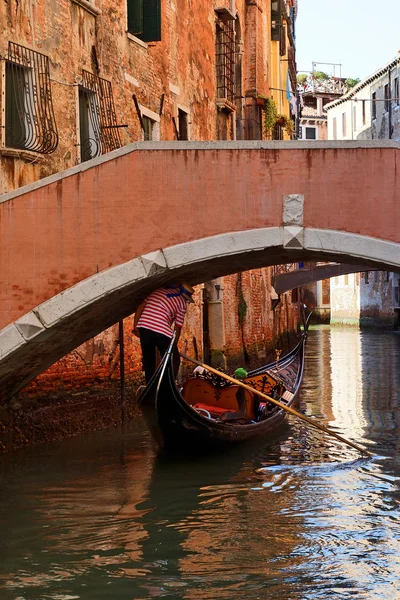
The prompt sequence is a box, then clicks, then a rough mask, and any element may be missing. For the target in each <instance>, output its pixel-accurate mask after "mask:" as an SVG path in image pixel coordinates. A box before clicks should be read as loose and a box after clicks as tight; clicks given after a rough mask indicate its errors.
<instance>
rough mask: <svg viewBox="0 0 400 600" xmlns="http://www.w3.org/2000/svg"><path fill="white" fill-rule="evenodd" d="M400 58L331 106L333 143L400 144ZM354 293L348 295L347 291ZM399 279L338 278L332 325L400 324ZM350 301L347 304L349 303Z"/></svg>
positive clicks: (384, 276)
mask: <svg viewBox="0 0 400 600" xmlns="http://www.w3.org/2000/svg"><path fill="white" fill-rule="evenodd" d="M399 85H400V58H397V59H396V60H394V61H391V62H390V63H388V64H387V65H385V66H384V67H382V68H381V69H378V70H377V71H376V72H375V73H373V74H372V75H371V76H369V77H367V78H366V79H365V80H364V81H361V82H360V83H358V84H357V85H356V86H355V87H354V88H352V89H351V90H349V91H348V92H347V93H346V94H344V95H343V96H342V97H341V98H338V99H336V100H334V101H333V102H331V103H329V104H327V105H326V111H327V115H328V139H331V140H373V139H392V140H395V141H400V92H399ZM350 289H351V290H352V291H351V294H349V295H348V296H346V294H345V292H346V291H349V290H350ZM398 290H399V275H398V274H397V273H388V272H386V271H385V272H378V271H371V272H365V273H362V274H354V275H352V276H351V275H348V276H346V275H343V276H341V277H337V278H335V282H334V283H333V285H332V286H331V321H332V323H334V324H341V323H346V324H352V325H357V326H361V327H368V326H373V327H385V328H393V327H395V328H397V327H398V326H399V325H400V302H399V291H398ZM344 298H346V301H344Z"/></svg>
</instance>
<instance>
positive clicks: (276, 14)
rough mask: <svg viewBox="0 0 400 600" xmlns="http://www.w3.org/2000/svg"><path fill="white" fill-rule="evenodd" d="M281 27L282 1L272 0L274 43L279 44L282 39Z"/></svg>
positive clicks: (272, 34)
mask: <svg viewBox="0 0 400 600" xmlns="http://www.w3.org/2000/svg"><path fill="white" fill-rule="evenodd" d="M281 25H282V9H281V0H271V40H272V41H273V42H279V41H280V39H281Z"/></svg>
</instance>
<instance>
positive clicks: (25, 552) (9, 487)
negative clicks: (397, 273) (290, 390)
mask: <svg viewBox="0 0 400 600" xmlns="http://www.w3.org/2000/svg"><path fill="white" fill-rule="evenodd" d="M399 364H400V335H399V334H398V333H372V332H371V333H360V332H359V331H355V330H340V329H334V330H330V329H329V328H326V329H318V330H312V331H310V334H309V340H308V343H307V353H306V368H305V376H304V381H303V385H302V390H301V395H300V409H301V410H302V411H303V412H304V413H305V414H306V415H308V416H310V417H315V418H318V419H319V420H320V421H321V422H322V423H323V424H324V425H325V426H328V427H330V428H332V429H333V430H334V431H336V432H337V433H339V434H340V435H342V436H343V437H345V438H347V439H350V440H352V441H354V442H356V443H358V444H362V445H364V446H365V447H366V448H367V449H369V450H370V451H371V452H373V453H374V457H373V458H372V459H365V458H362V457H361V456H360V454H359V453H358V452H357V451H356V450H354V449H353V448H351V447H349V446H346V445H344V444H342V443H341V442H339V441H338V440H336V439H335V438H333V437H328V436H327V435H326V434H324V433H323V432H321V431H319V430H317V429H313V428H310V426H309V425H307V424H305V423H304V422H301V421H298V420H296V419H295V418H292V417H290V420H289V422H288V424H287V425H284V426H283V427H282V428H281V429H280V430H279V433H277V434H275V435H274V437H273V438H272V439H269V440H262V441H259V442H257V443H256V444H254V443H253V444H248V445H246V446H243V447H240V448H236V449H232V450H230V451H225V452H223V453H222V452H221V453H219V454H217V455H214V456H205V457H203V458H199V457H197V458H194V457H190V456H185V453H183V456H181V457H166V456H162V455H158V454H157V452H156V450H155V448H154V447H153V444H152V440H151V438H150V436H149V434H148V432H147V430H146V427H145V424H144V423H143V421H142V420H141V419H138V420H137V422H135V423H132V424H130V425H129V427H128V428H127V429H126V430H125V431H123V432H122V431H120V430H111V431H107V432H101V433H96V434H94V435H90V436H87V437H85V438H75V439H71V440H66V441H63V442H60V443H57V444H52V445H46V446H42V447H36V448H33V449H28V450H26V451H21V452H18V453H15V454H14V455H13V456H4V457H2V458H1V460H0V475H1V488H0V522H1V544H0V598H1V600H39V599H40V600H42V599H43V600H78V599H79V600H81V599H82V600H101V599H103V598H107V599H109V600H141V599H149V598H168V599H171V600H192V599H193V600H206V599H210V600H217V599H218V600H225V599H226V600H228V599H229V600H239V599H240V600H243V599H246V600H255V599H262V600H264V599H271V600H272V599H276V600H278V599H279V600H316V599H322V600H326V599H332V598H337V599H340V600H342V599H345V598H352V599H365V600H370V599H371V600H376V599H378V598H385V600H389V599H397V598H400V479H399V478H400V457H399V445H400V440H399V421H400V412H399V406H400V369H399Z"/></svg>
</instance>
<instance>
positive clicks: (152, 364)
mask: <svg viewBox="0 0 400 600" xmlns="http://www.w3.org/2000/svg"><path fill="white" fill-rule="evenodd" d="M139 335H140V345H141V347H142V361H143V371H144V376H145V379H146V384H147V383H149V381H150V379H151V378H152V376H153V374H154V372H155V370H156V368H157V350H158V351H159V353H160V358H162V357H163V356H164V354H165V353H166V351H167V350H168V347H169V345H170V343H171V338H169V337H168V336H166V335H163V334H162V333H158V332H157V331H152V330H151V329H146V328H145V327H139ZM173 360H174V373H175V377H176V376H177V373H178V369H179V363H180V356H179V352H178V349H177V347H176V346H175V348H174V356H173Z"/></svg>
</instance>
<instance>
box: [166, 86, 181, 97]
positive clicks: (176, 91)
mask: <svg viewBox="0 0 400 600" xmlns="http://www.w3.org/2000/svg"><path fill="white" fill-rule="evenodd" d="M169 91H170V92H171V94H175V96H179V95H180V93H181V90H180V88H179V87H178V86H177V85H174V84H173V83H170V84H169Z"/></svg>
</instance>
